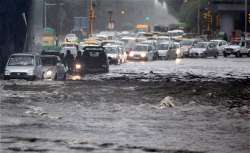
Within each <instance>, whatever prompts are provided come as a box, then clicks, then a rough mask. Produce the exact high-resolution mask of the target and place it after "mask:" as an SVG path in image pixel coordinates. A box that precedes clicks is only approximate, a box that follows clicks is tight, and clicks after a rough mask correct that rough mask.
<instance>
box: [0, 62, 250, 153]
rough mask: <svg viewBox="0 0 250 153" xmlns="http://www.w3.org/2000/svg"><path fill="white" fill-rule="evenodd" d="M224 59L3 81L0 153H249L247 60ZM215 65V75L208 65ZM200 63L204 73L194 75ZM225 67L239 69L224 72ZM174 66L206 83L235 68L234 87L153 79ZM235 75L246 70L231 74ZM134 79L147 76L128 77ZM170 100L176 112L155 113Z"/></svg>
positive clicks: (227, 83)
mask: <svg viewBox="0 0 250 153" xmlns="http://www.w3.org/2000/svg"><path fill="white" fill-rule="evenodd" d="M221 60H222V59H218V60H214V59H208V60H199V59H197V60H196V61H195V62H191V61H190V60H189V59H188V60H184V61H182V62H183V63H185V64H184V65H181V66H177V64H176V63H175V61H172V62H171V61H168V62H166V61H156V62H148V63H143V62H136V63H134V62H132V63H131V62H130V63H127V64H124V65H118V66H111V72H110V74H106V75H96V76H95V77H94V76H92V75H90V76H87V77H86V78H85V79H84V80H82V81H66V82H55V81H35V82H27V81H22V80H10V81H2V80H1V81H0V95H1V103H0V106H1V107H0V115H1V118H0V134H1V139H0V152H3V153H15V152H23V153H24V152H46V153H47V152H48V153H62V152H65V153H82V152H96V153H100V152H107V153H116V152H124V153H145V152H164V153H196V152H197V153H232V152H237V153H248V152H249V151H250V144H249V143H250V117H249V99H250V97H249V95H250V85H249V80H247V78H244V77H247V76H246V75H247V74H249V69H248V70H245V68H246V67H247V66H246V65H248V64H249V59H247V58H245V59H227V60H228V61H227V64H224V68H223V65H219V64H218V63H219V62H220V61H221ZM213 62H214V63H216V64H218V66H216V65H214V69H213V68H212V67H213V65H211V64H208V63H213ZM198 63H200V65H203V66H200V65H199V64H198ZM242 63H244V64H242ZM205 64H207V65H206V67H207V69H206V70H200V71H199V70H198V69H199V68H200V69H204V65H205ZM228 64H231V65H234V64H237V66H231V69H230V70H229V65H228ZM132 65H133V66H132ZM154 65H157V68H154V72H153V73H152V72H150V71H152V70H151V67H152V66H154ZM172 66H177V67H180V69H179V70H178V73H179V72H181V71H182V70H184V68H183V67H186V68H188V67H189V70H190V71H188V72H189V73H190V72H194V74H193V75H196V76H201V72H202V73H203V76H204V78H206V77H207V76H206V74H211V73H212V72H214V73H216V71H218V70H224V71H223V72H218V73H216V74H218V77H223V76H224V77H225V78H227V77H228V75H224V74H227V73H228V72H230V71H231V70H233V72H234V75H232V76H231V77H234V76H235V79H236V81H232V78H231V79H230V80H229V81H225V80H224V81H225V82H221V81H220V82H216V79H213V81H210V80H203V81H199V80H195V81H188V80H187V77H185V79H183V80H168V81H166V80H165V79H164V80H163V81H160V80H159V79H158V80H157V82H155V81H152V80H150V78H154V77H152V75H153V76H154V75H155V76H156V74H158V75H161V76H169V75H170V74H172V75H171V76H172V78H173V77H174V76H175V73H174V72H173V73H170V70H172V68H171V67H172ZM245 66H246V67H245ZM237 67H238V68H237ZM162 68H165V69H166V71H165V72H164V73H160V72H162ZM181 68H183V69H181ZM227 68H228V69H227ZM176 69H177V68H175V70H176ZM192 69H195V70H196V71H193V70H192ZM185 70H186V71H187V69H185ZM237 70H238V71H240V70H241V71H243V70H244V72H242V75H240V74H239V75H236V72H238V71H237ZM125 71H126V72H127V71H128V73H126V74H125ZM186 71H185V72H184V71H182V72H183V73H182V74H187V73H186ZM132 72H133V73H132ZM205 72H206V73H205ZM136 74H138V76H139V77H138V78H140V79H141V76H142V75H145V76H146V77H144V78H143V79H141V80H137V79H131V80H130V79H129V78H130V75H131V77H132V78H135V76H136ZM147 74H148V75H147ZM180 74H181V73H180ZM123 75H125V79H123V78H124V77H121V76H123ZM105 76H106V77H107V78H106V79H104V77H105ZM185 76H187V75H185ZM239 76H241V77H239ZM91 77H93V78H95V79H91ZM216 77H217V76H216V75H215V78H216ZM98 78H99V79H98ZM181 78H182V77H181ZM145 79H147V81H145ZM239 80H242V81H244V82H241V81H239ZM228 89H230V91H229V90H228ZM226 90H228V92H225V91H226ZM229 93H230V94H229ZM167 96H170V97H173V99H174V101H173V103H174V105H175V106H174V107H167V106H166V107H160V101H161V100H162V99H163V98H164V97H167Z"/></svg>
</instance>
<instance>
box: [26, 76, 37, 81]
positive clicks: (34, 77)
mask: <svg viewBox="0 0 250 153" xmlns="http://www.w3.org/2000/svg"><path fill="white" fill-rule="evenodd" d="M36 78H37V77H36V76H33V77H30V78H29V79H28V81H35V80H36Z"/></svg>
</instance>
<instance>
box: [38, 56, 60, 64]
mask: <svg viewBox="0 0 250 153" xmlns="http://www.w3.org/2000/svg"><path fill="white" fill-rule="evenodd" d="M41 60H42V64H43V66H56V64H57V63H58V61H57V58H56V57H42V58H41Z"/></svg>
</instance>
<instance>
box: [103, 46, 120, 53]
mask: <svg viewBox="0 0 250 153" xmlns="http://www.w3.org/2000/svg"><path fill="white" fill-rule="evenodd" d="M105 52H106V53H107V54H114V53H117V52H118V50H117V48H115V47H105Z"/></svg>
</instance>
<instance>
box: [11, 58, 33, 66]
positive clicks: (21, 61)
mask: <svg viewBox="0 0 250 153" xmlns="http://www.w3.org/2000/svg"><path fill="white" fill-rule="evenodd" d="M33 65H34V56H21V55H20V56H11V57H10V60H9V62H8V66H33Z"/></svg>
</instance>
